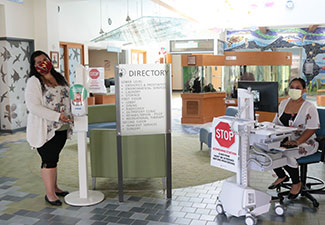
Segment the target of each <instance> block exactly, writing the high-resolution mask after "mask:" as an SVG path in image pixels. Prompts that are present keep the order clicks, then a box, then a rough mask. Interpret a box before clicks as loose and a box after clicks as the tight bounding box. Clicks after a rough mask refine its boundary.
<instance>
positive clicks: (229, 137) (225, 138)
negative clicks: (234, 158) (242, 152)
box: [215, 122, 235, 148]
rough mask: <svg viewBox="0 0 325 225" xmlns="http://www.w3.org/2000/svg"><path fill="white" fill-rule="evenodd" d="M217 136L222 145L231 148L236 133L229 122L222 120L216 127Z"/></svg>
mask: <svg viewBox="0 0 325 225" xmlns="http://www.w3.org/2000/svg"><path fill="white" fill-rule="evenodd" d="M215 138H216V140H217V142H218V143H219V145H220V146H222V147H225V148H229V147H230V146H232V145H233V144H234V143H235V134H234V133H233V132H232V131H231V129H230V126H229V124H228V123H225V122H220V123H218V125H217V126H216V127H215Z"/></svg>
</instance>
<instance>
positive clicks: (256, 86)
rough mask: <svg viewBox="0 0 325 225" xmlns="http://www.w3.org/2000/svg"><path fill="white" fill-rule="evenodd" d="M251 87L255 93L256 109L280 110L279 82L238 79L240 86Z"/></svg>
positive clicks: (266, 110) (265, 110) (264, 110)
mask: <svg viewBox="0 0 325 225" xmlns="http://www.w3.org/2000/svg"><path fill="white" fill-rule="evenodd" d="M248 87H250V88H251V90H252V93H253V95H254V110H255V111H263V112H278V82H272V81H238V88H244V89H247V88H248Z"/></svg>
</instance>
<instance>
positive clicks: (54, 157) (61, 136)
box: [25, 51, 72, 206]
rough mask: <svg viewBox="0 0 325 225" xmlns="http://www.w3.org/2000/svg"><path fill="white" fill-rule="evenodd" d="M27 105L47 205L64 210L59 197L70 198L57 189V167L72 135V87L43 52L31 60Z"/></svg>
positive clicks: (28, 133)
mask: <svg viewBox="0 0 325 225" xmlns="http://www.w3.org/2000/svg"><path fill="white" fill-rule="evenodd" d="M25 101H26V107H27V110H28V118H27V129H26V136H27V141H28V143H29V144H30V146H31V147H32V148H36V149H37V151H38V153H39V155H40V157H41V159H42V164H41V175H42V179H43V182H44V186H45V190H46V195H45V201H46V202H48V203H50V204H51V205H56V206H60V205H62V202H61V201H60V200H59V198H58V196H65V195H67V194H68V192H66V191H62V190H61V189H60V188H59V187H58V185H57V163H58V161H59V154H60V152H61V150H62V148H63V147H64V145H65V142H66V139H67V137H70V136H71V134H72V124H71V122H72V114H71V108H70V107H71V106H70V99H69V85H68V83H67V81H66V80H65V79H64V77H63V76H62V75H61V74H60V73H58V72H57V71H56V70H55V69H54V68H53V66H52V62H51V60H50V58H49V57H48V55H47V54H46V53H44V52H42V51H35V52H34V53H33V54H32V56H31V58H30V74H29V79H28V81H27V86H26V90H25Z"/></svg>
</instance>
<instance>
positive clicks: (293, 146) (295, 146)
mask: <svg viewBox="0 0 325 225" xmlns="http://www.w3.org/2000/svg"><path fill="white" fill-rule="evenodd" d="M281 147H283V148H286V149H288V148H297V147H298V146H297V145H286V144H282V145H281Z"/></svg>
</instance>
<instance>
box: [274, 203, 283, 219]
mask: <svg viewBox="0 0 325 225" xmlns="http://www.w3.org/2000/svg"><path fill="white" fill-rule="evenodd" d="M274 211H275V214H277V215H278V216H283V214H284V207H283V206H282V205H280V204H279V205H276V206H275V208H274Z"/></svg>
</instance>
